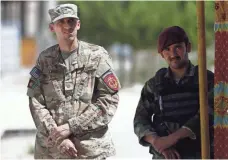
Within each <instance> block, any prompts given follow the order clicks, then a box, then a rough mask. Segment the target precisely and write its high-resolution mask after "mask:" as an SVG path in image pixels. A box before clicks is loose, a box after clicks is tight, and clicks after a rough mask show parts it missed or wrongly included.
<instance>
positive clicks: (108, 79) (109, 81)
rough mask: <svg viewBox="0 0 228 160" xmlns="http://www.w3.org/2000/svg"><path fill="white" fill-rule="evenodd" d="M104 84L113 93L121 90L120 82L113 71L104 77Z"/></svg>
mask: <svg viewBox="0 0 228 160" xmlns="http://www.w3.org/2000/svg"><path fill="white" fill-rule="evenodd" d="M102 79H103V81H104V83H105V84H106V85H107V86H108V87H109V88H110V89H111V90H113V91H118V90H119V82H118V80H117V78H116V76H115V75H114V73H112V72H111V71H109V72H107V73H106V74H104V75H103V76H102Z"/></svg>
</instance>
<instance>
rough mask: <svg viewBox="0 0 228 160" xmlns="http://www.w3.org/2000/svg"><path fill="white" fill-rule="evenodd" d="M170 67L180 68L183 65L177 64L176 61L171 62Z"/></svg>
mask: <svg viewBox="0 0 228 160" xmlns="http://www.w3.org/2000/svg"><path fill="white" fill-rule="evenodd" d="M170 67H171V68H173V69H182V68H184V66H183V65H181V64H177V63H171V64H170Z"/></svg>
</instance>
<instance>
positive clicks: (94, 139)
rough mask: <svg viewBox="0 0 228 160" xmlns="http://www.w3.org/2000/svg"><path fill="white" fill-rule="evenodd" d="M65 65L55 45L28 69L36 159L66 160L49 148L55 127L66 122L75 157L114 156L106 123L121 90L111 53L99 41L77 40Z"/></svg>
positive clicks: (100, 157) (95, 157) (115, 106)
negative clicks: (75, 46)
mask: <svg viewBox="0 0 228 160" xmlns="http://www.w3.org/2000/svg"><path fill="white" fill-rule="evenodd" d="M74 55H75V56H74V57H73V58H72V57H71V58H72V60H73V61H72V63H71V64H69V67H67V66H66V64H65V63H64V59H63V58H62V56H61V54H60V48H59V45H55V46H52V47H50V48H48V49H46V50H45V51H43V52H42V53H41V54H40V55H39V58H38V60H37V63H36V66H35V67H34V68H33V69H32V71H31V72H30V74H31V78H30V81H29V84H28V92H27V95H28V96H29V106H30V110H31V114H32V117H33V119H34V122H35V125H36V127H37V135H36V143H35V158H39V159H40V158H47V159H50V158H70V157H67V156H66V155H62V154H60V153H59V151H58V150H57V146H58V144H56V145H54V146H53V147H47V145H46V141H47V137H48V135H49V133H50V131H51V130H52V128H53V127H55V126H60V125H63V124H66V123H68V124H69V126H70V130H71V132H72V133H73V134H72V135H71V136H70V137H69V139H70V140H71V141H72V142H73V143H74V144H75V147H76V149H77V150H78V157H77V158H76V159H102V158H106V157H108V156H112V155H114V154H115V148H114V145H113V142H112V140H111V136H110V133H109V132H108V123H109V122H110V121H111V119H112V117H113V116H114V114H115V111H116V109H117V105H118V101H119V97H118V90H119V89H120V84H119V81H118V79H117V77H116V75H115V73H114V72H113V67H112V62H111V57H110V55H109V54H108V53H107V51H106V50H105V49H104V48H102V47H100V46H97V45H92V44H89V43H86V42H82V41H79V47H78V53H77V54H74Z"/></svg>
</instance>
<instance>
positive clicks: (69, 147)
mask: <svg viewBox="0 0 228 160" xmlns="http://www.w3.org/2000/svg"><path fill="white" fill-rule="evenodd" d="M57 148H58V150H59V152H60V153H62V154H65V155H67V156H69V157H77V150H76V148H75V146H74V144H73V143H72V142H71V140H69V139H64V140H63V141H62V143H61V144H60V145H59V146H58V147H57Z"/></svg>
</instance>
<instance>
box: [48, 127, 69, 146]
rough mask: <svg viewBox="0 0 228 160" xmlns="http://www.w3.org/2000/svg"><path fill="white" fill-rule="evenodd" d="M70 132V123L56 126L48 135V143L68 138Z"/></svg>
mask: <svg viewBox="0 0 228 160" xmlns="http://www.w3.org/2000/svg"><path fill="white" fill-rule="evenodd" d="M70 134H71V132H70V127H69V125H68V124H64V125H61V126H58V127H55V128H54V129H53V130H52V131H51V133H50V135H49V137H48V143H53V142H56V143H57V142H58V141H59V140H63V139H65V138H67V137H68V136H69V135H70Z"/></svg>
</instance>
